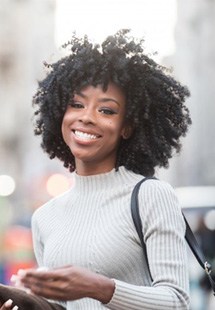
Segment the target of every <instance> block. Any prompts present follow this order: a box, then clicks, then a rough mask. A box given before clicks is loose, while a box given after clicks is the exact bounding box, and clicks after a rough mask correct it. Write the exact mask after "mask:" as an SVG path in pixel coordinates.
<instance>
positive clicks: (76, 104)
mask: <svg viewBox="0 0 215 310" xmlns="http://www.w3.org/2000/svg"><path fill="white" fill-rule="evenodd" d="M70 106H71V107H73V108H75V109H82V108H83V107H84V106H83V104H82V103H81V102H78V101H72V102H71V103H70Z"/></svg>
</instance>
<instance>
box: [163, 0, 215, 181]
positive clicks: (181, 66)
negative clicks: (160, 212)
mask: <svg viewBox="0 0 215 310" xmlns="http://www.w3.org/2000/svg"><path fill="white" fill-rule="evenodd" d="M214 29H215V1H211V0H198V1H195V0H190V1H186V0H178V19H177V25H176V29H175V41H176V51H175V55H173V56H172V57H170V58H169V59H166V62H167V64H170V65H172V66H173V68H174V75H175V76H176V77H177V78H178V80H179V81H181V82H182V83H183V84H185V85H187V86H188V88H189V89H190V92H191V97H190V99H189V101H188V107H189V109H190V111H191V117H192V121H193V124H192V126H191V129H190V131H189V133H188V135H187V137H186V138H185V139H184V140H183V149H182V152H181V154H180V156H179V157H176V158H175V159H173V160H171V165H170V167H171V169H170V170H169V171H165V172H164V174H165V177H166V178H167V179H168V180H170V182H171V183H173V184H174V185H176V186H182V185H183V186H185V185H214V184H215V166H214V162H215V122H214V119H215V87H214V81H215V40H214Z"/></svg>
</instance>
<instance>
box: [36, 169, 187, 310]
mask: <svg viewBox="0 0 215 310" xmlns="http://www.w3.org/2000/svg"><path fill="white" fill-rule="evenodd" d="M72 177H73V178H74V186H73V187H72V188H71V189H70V190H69V191H67V192H66V193H64V194H62V195H61V196H58V197H57V198H54V199H52V200H50V201H49V202H48V203H46V204H45V205H44V206H42V207H41V208H39V209H37V210H36V211H35V213H34V215H33V217H32V232H33V241H34V250H35V255H36V258H37V262H38V265H39V266H47V267H49V268H52V267H61V266H64V265H69V264H72V265H77V266H82V267H85V268H88V269H90V270H92V271H95V272H98V273H101V274H103V275H105V276H107V277H109V278H113V279H114V280H115V292H114V295H113V297H112V299H111V301H110V302H109V303H108V304H107V305H103V304H101V303H100V302H98V301H97V300H93V299H90V298H83V299H81V300H76V301H71V302H67V303H66V307H67V309H68V310H75V309H83V310H93V309H95V310H96V309H105V308H108V309H117V310H119V309H120V310H128V309H129V310H138V309H141V310H146V309H147V310H149V309H154V310H155V309H156V310H168V309H188V308H189V307H188V282H189V281H188V271H187V257H186V245H185V239H184V234H185V224H184V220H183V217H182V215H181V210H180V207H179V205H178V200H177V197H176V195H175V192H174V190H173V189H172V187H171V186H170V185H169V184H167V183H165V182H162V181H156V180H148V181H147V182H145V183H144V184H142V186H141V188H140V192H139V205H140V215H141V218H142V223H143V234H144V238H145V242H146V245H147V253H148V259H149V263H150V270H151V274H152V277H153V283H151V281H150V277H149V273H148V269H147V266H146V262H145V257H144V256H143V251H142V248H141V244H140V240H139V238H138V235H137V232H136V230H135V227H134V224H133V221H132V217H131V210H130V199H131V192H132V190H133V188H134V185H135V184H136V183H137V182H138V181H139V180H140V179H141V178H143V177H142V176H141V175H137V174H134V173H133V172H131V171H128V170H126V169H125V168H124V167H120V168H119V170H118V171H115V169H114V170H112V171H111V172H109V173H104V174H100V175H95V176H79V175H77V174H76V173H73V174H72Z"/></svg>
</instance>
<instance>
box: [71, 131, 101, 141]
mask: <svg viewBox="0 0 215 310" xmlns="http://www.w3.org/2000/svg"><path fill="white" fill-rule="evenodd" d="M73 132H74V134H75V136H76V137H77V138H79V139H82V140H95V139H97V138H99V137H100V136H99V135H93V134H89V133H86V132H82V131H79V130H73Z"/></svg>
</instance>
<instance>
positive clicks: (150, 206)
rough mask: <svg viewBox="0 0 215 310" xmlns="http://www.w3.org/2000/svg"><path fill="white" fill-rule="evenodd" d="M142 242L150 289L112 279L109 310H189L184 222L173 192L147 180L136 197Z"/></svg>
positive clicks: (164, 185)
mask: <svg viewBox="0 0 215 310" xmlns="http://www.w3.org/2000/svg"><path fill="white" fill-rule="evenodd" d="M139 204H140V215H141V218H142V223H143V235H144V241H145V243H146V247H147V255H148V261H149V265H150V271H151V274H152V278H153V283H152V286H151V287H147V286H137V285H131V284H128V283H126V282H122V281H119V280H115V285H116V288H115V293H114V296H113V298H112V300H111V302H110V303H109V304H108V305H107V308H109V309H115V310H116V309H117V310H120V309H123V310H126V309H130V310H131V309H135V310H138V309H142V310H144V309H145V310H146V309H147V310H148V309H153V310H155V309H157V310H158V309H159V310H164V309H165V310H168V309H169V310H170V309H189V302H188V291H189V288H188V270H187V258H186V245H185V239H184V234H185V223H184V220H183V217H182V214H181V210H180V208H179V206H178V200H177V197H176V195H175V193H174V190H173V189H172V188H171V186H170V185H169V184H166V183H164V182H160V181H156V180H154V181H147V182H145V183H144V184H143V186H142V188H141V190H140V194H139Z"/></svg>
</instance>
